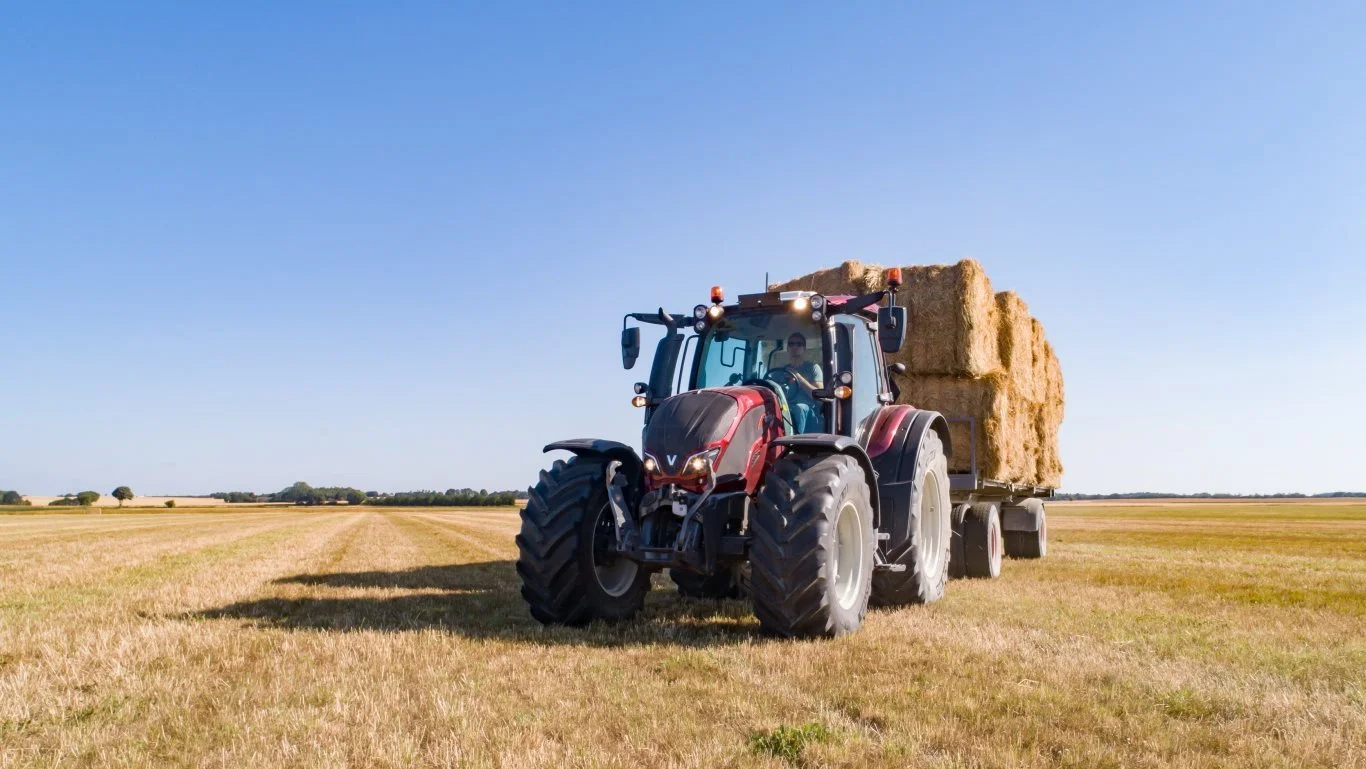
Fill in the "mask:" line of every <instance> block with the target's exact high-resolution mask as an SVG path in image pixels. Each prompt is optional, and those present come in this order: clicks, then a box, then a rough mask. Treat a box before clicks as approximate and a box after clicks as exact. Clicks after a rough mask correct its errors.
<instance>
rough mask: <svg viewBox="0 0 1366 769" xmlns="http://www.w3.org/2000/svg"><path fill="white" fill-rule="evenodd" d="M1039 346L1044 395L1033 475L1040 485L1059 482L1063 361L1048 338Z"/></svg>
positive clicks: (1061, 469)
mask: <svg viewBox="0 0 1366 769" xmlns="http://www.w3.org/2000/svg"><path fill="white" fill-rule="evenodd" d="M1041 349H1042V354H1041V355H1040V358H1041V359H1042V367H1043V389H1044V397H1043V400H1042V402H1041V403H1040V404H1039V412H1038V415H1037V417H1036V418H1035V426H1034V431H1035V433H1036V434H1037V435H1038V444H1039V447H1040V449H1039V453H1038V457H1037V466H1036V470H1035V475H1036V476H1038V479H1039V480H1038V483H1039V484H1040V485H1043V486H1058V485H1059V484H1061V483H1062V473H1063V465H1062V458H1061V456H1060V454H1059V452H1058V432H1059V430H1060V429H1061V427H1062V421H1063V415H1064V412H1065V408H1064V407H1065V403H1066V401H1065V398H1064V394H1065V393H1064V389H1063V379H1062V363H1061V362H1060V361H1059V360H1058V355H1057V353H1056V352H1055V351H1054V350H1053V345H1052V344H1049V342H1048V341H1047V340H1044V342H1043V344H1042V345H1041Z"/></svg>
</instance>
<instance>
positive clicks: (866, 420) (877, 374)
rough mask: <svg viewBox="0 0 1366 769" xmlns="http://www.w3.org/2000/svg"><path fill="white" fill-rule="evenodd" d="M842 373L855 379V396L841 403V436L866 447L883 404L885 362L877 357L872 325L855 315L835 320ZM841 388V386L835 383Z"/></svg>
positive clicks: (853, 385)
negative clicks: (865, 444) (883, 370)
mask: <svg viewBox="0 0 1366 769" xmlns="http://www.w3.org/2000/svg"><path fill="white" fill-rule="evenodd" d="M835 325H836V336H837V337H838V340H839V355H837V356H836V361H837V363H838V368H839V372H840V373H843V372H846V371H847V372H849V373H850V374H851V375H852V376H853V382H852V383H851V384H850V387H851V388H852V389H853V391H854V394H853V396H851V397H850V398H848V399H846V400H843V401H840V404H841V405H840V409H839V411H840V430H839V432H840V434H841V435H847V436H849V437H851V438H854V439H856V440H858V441H859V443H866V442H867V438H868V433H869V432H870V431H871V429H872V423H873V419H874V418H875V417H876V416H877V410H878V408H880V407H881V406H882V403H883V397H882V396H883V392H882V386H883V384H884V378H883V376H882V369H881V366H882V362H881V358H880V357H879V355H878V349H877V335H876V334H875V333H874V332H873V327H872V324H871V323H869V322H868V321H866V320H864V319H862V318H859V317H855V316H852V315H838V316H836V317H835ZM835 384H836V385H838V384H840V383H839V382H836V383H835Z"/></svg>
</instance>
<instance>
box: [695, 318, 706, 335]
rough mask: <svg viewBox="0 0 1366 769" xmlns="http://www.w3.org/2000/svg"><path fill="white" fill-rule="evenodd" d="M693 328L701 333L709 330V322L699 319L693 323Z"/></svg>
mask: <svg viewBox="0 0 1366 769" xmlns="http://www.w3.org/2000/svg"><path fill="white" fill-rule="evenodd" d="M692 330H693V331H696V332H697V333H699V334H701V333H702V332H704V331H706V330H707V322H706V321H705V320H699V321H697V322H696V323H694V324H692Z"/></svg>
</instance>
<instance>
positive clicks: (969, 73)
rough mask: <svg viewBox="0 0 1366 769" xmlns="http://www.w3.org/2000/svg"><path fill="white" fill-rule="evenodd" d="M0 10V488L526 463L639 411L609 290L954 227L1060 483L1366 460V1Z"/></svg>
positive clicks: (913, 254) (640, 297) (699, 289)
mask: <svg viewBox="0 0 1366 769" xmlns="http://www.w3.org/2000/svg"><path fill="white" fill-rule="evenodd" d="M7 21H8V22H9V23H8V24H7V25H6V28H5V29H4V30H0V75H4V76H5V80H6V82H8V83H11V84H12V86H13V87H12V90H11V93H10V94H9V98H8V99H7V105H8V106H9V109H8V110H7V119H6V120H5V121H0V167H3V168H5V169H6V171H7V173H6V182H7V183H6V184H4V185H2V186H0V243H3V245H2V246H0V275H3V276H4V278H5V281H6V288H7V289H8V290H7V292H6V300H5V309H6V310H7V312H6V313H5V315H6V318H5V320H4V321H3V322H4V324H5V330H4V339H5V341H6V342H7V344H6V345H5V348H6V357H7V359H8V361H9V363H10V365H11V366H12V367H13V370H14V371H15V372H19V373H12V374H11V376H9V377H6V378H4V379H3V380H0V403H3V404H5V408H4V409H0V428H3V431H4V433H5V434H6V435H8V436H11V437H12V440H10V441H7V442H6V443H5V445H4V446H3V447H0V488H5V489H15V490H18V491H20V492H21V493H24V494H30V495H34V496H54V495H55V493H61V492H66V491H68V490H70V489H77V488H80V489H101V490H103V489H110V488H113V487H115V486H116V485H121V484H126V485H129V486H131V487H132V488H134V489H138V488H144V487H145V488H157V489H159V490H164V491H167V492H171V493H170V494H169V496H190V494H186V493H184V492H187V491H193V490H202V489H206V488H207V489H211V488H229V490H231V489H232V488H234V487H235V488H237V489H249V488H257V489H279V488H283V487H285V486H287V485H288V484H290V483H292V482H293V481H295V480H297V479H298V478H311V479H313V480H312V481H310V482H317V483H320V484H322V485H340V484H358V485H357V488H361V489H367V488H368V489H378V488H393V489H423V488H432V489H444V488H451V487H456V488H460V487H467V486H475V487H479V486H484V487H497V488H502V489H522V488H525V487H526V486H528V485H530V484H532V483H534V482H535V480H536V477H537V473H538V472H539V470H541V469H542V468H544V467H546V466H548V465H549V463H550V461H552V459H553V457H551V456H545V455H542V453H541V451H540V449H541V447H542V446H544V445H545V444H547V443H550V442H551V441H555V440H560V439H566V438H573V437H589V436H591V437H603V438H610V439H614V440H620V441H623V442H625V443H628V444H630V445H632V446H636V447H637V448H638V447H639V435H640V413H639V412H638V411H637V410H636V409H633V408H632V407H631V406H630V405H629V400H630V398H631V395H632V391H631V384H632V382H634V381H635V380H637V379H639V378H640V368H639V367H638V368H637V370H636V371H623V370H622V369H621V366H620V360H619V357H618V345H617V339H618V334H619V328H620V319H621V315H622V314H623V313H625V312H629V311H641V310H653V309H654V308H656V307H659V306H664V307H667V308H671V309H676V308H688V307H691V306H692V305H694V304H696V303H698V302H700V301H705V297H706V292H707V289H708V287H709V286H711V285H713V284H721V285H723V286H725V287H726V289H727V291H729V292H730V293H731V295H735V294H738V293H740V292H742V291H748V290H751V289H752V288H753V287H756V286H758V284H759V283H760V281H761V280H763V278H764V276H765V275H766V274H767V275H769V276H771V278H772V280H774V281H781V280H784V279H787V278H790V277H793V276H797V275H801V274H804V273H807V272H810V271H812V270H814V269H818V268H823V267H831V266H835V265H837V264H839V263H840V262H842V261H844V260H845V259H858V260H861V261H866V262H872V263H878V264H912V263H945V262H955V261H957V260H958V259H960V258H963V257H968V256H971V257H973V258H976V259H978V260H979V261H980V262H981V263H982V264H983V265H984V267H985V269H986V271H987V274H988V275H989V276H990V277H991V279H992V283H993V285H994V288H995V290H997V291H1005V290H1014V291H1016V292H1018V293H1019V294H1020V296H1022V297H1023V298H1024V300H1025V301H1026V302H1027V303H1028V304H1029V307H1030V310H1031V312H1032V313H1033V315H1034V316H1035V317H1037V318H1038V319H1039V320H1040V321H1041V322H1042V323H1043V325H1044V327H1045V328H1046V329H1047V334H1048V338H1049V339H1050V340H1051V342H1052V344H1053V345H1054V347H1055V348H1056V349H1057V351H1058V355H1059V357H1060V359H1061V361H1062V370H1063V376H1064V379H1065V381H1066V393H1067V398H1066V400H1067V403H1066V406H1067V418H1066V420H1065V421H1064V422H1063V425H1062V432H1061V439H1060V443H1061V454H1062V461H1063V463H1064V465H1065V468H1066V470H1065V474H1064V476H1063V483H1062V486H1061V488H1060V492H1062V493H1070V492H1071V490H1072V489H1081V488H1084V489H1088V490H1091V491H1090V492H1089V493H1101V494H1104V493H1113V492H1114V490H1118V489H1126V488H1127V489H1132V488H1166V489H1172V490H1174V491H1176V492H1178V493H1186V494H1189V493H1198V492H1199V491H1200V490H1201V489H1205V488H1225V489H1237V490H1239V491H1240V492H1241V493H1244V494H1258V493H1262V494H1264V493H1268V492H1297V493H1306V494H1314V493H1326V492H1332V491H1334V490H1336V489H1343V488H1359V487H1360V486H1361V485H1363V484H1362V482H1361V481H1362V480H1363V479H1366V472H1363V471H1362V469H1361V468H1362V467H1363V466H1366V441H1363V440H1362V439H1361V436H1362V435H1363V434H1366V406H1363V404H1362V403H1361V402H1360V399H1359V397H1358V395H1357V392H1356V390H1358V389H1359V388H1358V387H1355V386H1354V385H1353V383H1356V382H1360V381H1362V380H1363V379H1366V323H1363V322H1362V319H1361V317H1360V308H1361V304H1362V302H1361V299H1360V296H1359V286H1360V285H1362V284H1363V282H1366V259H1363V258H1362V255H1363V254H1364V253H1366V220H1363V218H1362V216H1361V212H1362V211H1363V210H1366V102H1363V101H1362V100H1361V99H1360V98H1359V91H1360V84H1359V82H1358V81H1359V78H1358V77H1357V73H1358V72H1359V71H1360V69H1361V65H1362V64H1363V63H1364V62H1363V53H1362V50H1361V48H1360V45H1359V39H1358V38H1359V34H1357V30H1360V29H1361V28H1362V27H1363V26H1366V7H1363V6H1360V5H1353V4H1347V3H1342V4H1338V5H1333V4H1328V5H1322V6H1316V7H1315V9H1314V12H1313V13H1309V12H1306V11H1305V10H1304V9H1303V8H1299V7H1292V8H1269V7H1258V8H1250V7H1245V6H1244V5H1242V4H1236V3H1232V2H1223V3H1211V4H1207V5H1201V6H1200V7H1190V6H1188V5H1186V4H1180V3H1163V4H1153V5H1146V6H1143V7H1141V8H1140V7H1127V8H1104V9H1101V8H1084V9H1077V8H1065V7H1062V6H1056V5H1053V6H1041V7H1031V8H1029V9H1020V8H1015V7H1013V6H1010V5H1008V4H995V5H991V4H989V5H986V6H974V7H973V8H958V7H954V8H929V9H924V8H903V7H898V6H893V7H883V8H879V9H874V10H871V11H865V12H862V13H860V12H855V11H853V10H850V9H826V8H818V7H792V6H788V5H777V4H769V5H756V6H747V7H744V8H738V9H737V8H732V7H719V6H704V7H690V8H688V9H668V10H659V9H655V8H641V7H633V6H617V7H613V6H600V7H595V8H591V9H579V8H576V9H550V10H544V9H535V8H506V7H487V8H485V7H477V8H460V9H452V8H449V7H446V6H442V5H438V4H422V3H419V4H415V5H412V6H405V8H404V9H403V11H401V12H396V11H392V10H388V9H386V10H383V11H381V10H378V9H374V10H372V9H366V8H335V7H332V6H329V5H325V4H310V3H299V4H291V5H289V6H285V7H246V8H242V7H233V8H221V9H215V8H203V7H190V6H172V7H159V8H155V9H149V8H143V9H134V10H122V11H116V10H112V9H110V8H107V7H104V6H100V5H98V4H89V5H86V6H83V7H82V9H81V12H79V13H72V12H70V11H66V10H61V9H56V8H52V7H47V6H33V7H28V8H24V9H15V10H12V11H11V13H10V14H8V15H7ZM912 333H914V330H912ZM648 344H649V343H648V341H647V342H646V345H647V346H646V348H645V349H646V350H649V349H650V348H649V347H648ZM225 479H227V480H231V481H233V483H231V484H225V483H223V480H225ZM49 492H52V493H49ZM208 493H212V492H208Z"/></svg>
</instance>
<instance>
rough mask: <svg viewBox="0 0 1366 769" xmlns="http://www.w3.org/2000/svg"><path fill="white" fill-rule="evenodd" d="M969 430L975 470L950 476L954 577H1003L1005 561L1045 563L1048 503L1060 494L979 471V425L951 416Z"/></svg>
mask: <svg viewBox="0 0 1366 769" xmlns="http://www.w3.org/2000/svg"><path fill="white" fill-rule="evenodd" d="M945 419H946V420H947V421H948V422H950V423H955V422H961V423H966V424H967V425H968V435H970V436H971V439H970V441H969V443H968V446H967V447H966V450H967V451H968V464H969V470H968V471H967V472H962V473H949V499H950V500H952V502H953V544H952V551H951V553H950V555H949V576H950V577H952V578H963V577H983V578H987V579H994V578H996V577H999V576H1000V575H1001V559H1002V556H1009V557H1011V558H1042V557H1044V556H1045V555H1047V554H1048V511H1047V508H1046V507H1045V505H1044V500H1046V499H1052V498H1053V496H1054V494H1055V493H1056V489H1053V488H1051V487H1048V486H1036V485H1034V484H1029V483H1015V482H1013V481H1003V480H998V479H996V478H986V477H983V476H982V474H981V472H979V470H978V467H977V430H976V426H977V420H976V418H975V417H972V416H947V417H945Z"/></svg>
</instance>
